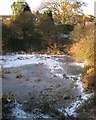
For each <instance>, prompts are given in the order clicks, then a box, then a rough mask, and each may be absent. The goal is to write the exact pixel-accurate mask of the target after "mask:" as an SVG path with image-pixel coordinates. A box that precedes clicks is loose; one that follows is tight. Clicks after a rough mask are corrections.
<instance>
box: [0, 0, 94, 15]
mask: <svg viewBox="0 0 96 120" xmlns="http://www.w3.org/2000/svg"><path fill="white" fill-rule="evenodd" d="M14 1H16V0H0V15H10V14H11V13H12V11H11V7H10V6H11V5H12V3H13V2H14ZM42 1H44V0H26V2H27V3H28V4H29V6H30V8H31V10H35V9H36V8H38V7H39V6H40V3H41V2H42ZM81 1H83V2H86V3H87V7H83V10H84V13H85V14H92V15H94V2H95V1H96V0H81Z"/></svg>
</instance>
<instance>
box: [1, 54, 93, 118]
mask: <svg viewBox="0 0 96 120" xmlns="http://www.w3.org/2000/svg"><path fill="white" fill-rule="evenodd" d="M0 63H1V64H2V68H4V69H15V67H16V68H17V69H18V68H20V70H21V72H22V73H23V74H25V75H26V76H28V79H30V81H33V78H34V79H36V80H37V78H38V77H39V78H40V79H45V81H44V80H43V81H40V80H38V81H36V80H35V81H36V82H37V83H34V82H33V83H31V84H30V83H26V84H24V82H22V81H21V79H22V80H24V78H21V79H20V81H19V82H20V83H17V82H18V81H16V82H15V83H13V78H14V74H15V73H14V74H13V73H12V74H11V75H10V76H12V77H10V76H8V75H5V78H4V80H3V81H4V84H7V83H8V79H11V78H12V80H10V82H11V83H12V85H13V87H14V84H17V86H19V85H20V84H21V82H22V84H23V86H25V87H23V89H24V90H26V89H27V88H31V87H32V85H33V84H34V86H35V84H36V85H37V86H38V91H39V90H40V92H41V90H44V89H45V87H46V88H48V87H49V88H50V86H52V85H53V86H52V87H53V88H52V89H53V90H52V92H51V93H53V94H54V95H55V94H56V95H57V93H56V92H61V91H62V89H63V88H64V91H68V90H67V89H68V88H67V86H68V87H69V88H70V86H72V84H74V85H73V86H72V88H71V89H70V91H69V93H68V94H71V91H73V93H72V94H73V96H74V93H75V92H77V91H78V93H76V94H77V97H76V96H74V97H73V99H72V100H70V101H69V100H68V103H67V102H64V101H65V100H63V99H66V96H65V98H63V99H62V100H61V104H65V103H66V105H65V106H63V107H61V106H62V105H61V106H60V105H57V106H56V105H55V107H56V109H57V110H58V112H61V113H63V114H64V115H65V116H67V115H68V116H74V117H76V109H77V108H78V107H79V106H80V105H81V104H82V103H84V101H87V99H88V98H89V97H90V96H92V93H91V94H87V93H85V91H84V88H83V84H82V82H81V79H82V76H81V72H82V70H83V67H84V64H83V63H74V61H73V60H72V59H71V58H70V56H67V55H59V56H54V55H46V54H32V55H27V54H22V55H21V54H13V55H4V56H2V57H1V61H0ZM25 65H29V67H28V69H30V70H31V73H30V71H29V72H28V70H26V67H24V68H21V67H22V66H25ZM31 65H33V67H32V68H31V67H30V66H31ZM36 65H37V66H36ZM39 66H40V68H39ZM36 67H37V69H36ZM43 67H44V68H43ZM33 69H34V71H33V72H34V73H33V72H32V70H33ZM35 69H36V71H37V70H38V74H39V73H40V72H41V73H40V75H39V76H38V77H37V76H35V77H33V76H34V74H35V73H36V72H35ZM20 70H19V71H20ZM24 70H26V71H27V72H26V71H24ZM15 72H16V71H15ZM32 73H33V75H32ZM45 74H46V76H47V77H46V76H45ZM6 76H7V77H6ZM29 76H30V78H29ZM43 76H44V77H43ZM32 77H33V78H32ZM51 77H52V78H51ZM47 78H48V80H49V78H50V81H51V80H52V81H51V82H49V83H48V81H46V79H47ZM68 80H69V82H68ZM55 81H57V83H58V84H56V82H55ZM63 84H64V85H65V86H64V85H63ZM56 85H57V86H59V87H60V88H57V87H56ZM15 86H16V85H15ZM26 86H27V87H26ZM54 86H55V87H56V88H55V87H54ZM21 87H22V86H21ZM43 87H44V89H43ZM17 88H18V87H17ZM17 88H16V89H17ZM55 89H56V90H55ZM8 90H9V91H12V90H13V88H12V89H11V88H8V84H7V87H6V85H5V87H4V90H3V91H4V92H5V93H6V91H8ZM18 91H19V90H18ZM18 91H16V92H18ZM74 91H75V92H74ZM12 92H14V91H12ZM20 92H21V89H20ZM26 92H27V91H26ZM28 92H29V91H28ZM51 93H50V96H51ZM66 93H67V92H66ZM14 94H15V93H14ZM62 94H65V92H64V93H62ZM54 95H53V96H54ZM21 96H22V95H21ZM25 96H26V94H25ZM23 97H24V96H23ZM63 97H64V95H63ZM52 99H53V98H52ZM58 99H59V97H58ZM66 101H67V100H66ZM14 104H15V107H14V108H13V109H12V116H14V117H16V118H36V117H37V118H40V117H41V118H42V119H45V118H49V119H50V120H51V119H52V117H51V116H50V115H48V114H47V113H46V114H44V113H43V112H42V110H41V111H40V109H39V108H36V109H35V108H34V110H33V111H31V113H27V112H25V111H24V110H23V109H22V104H19V103H18V102H17V101H15V103H14ZM33 113H34V114H33ZM52 120H53V119H52Z"/></svg>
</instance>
